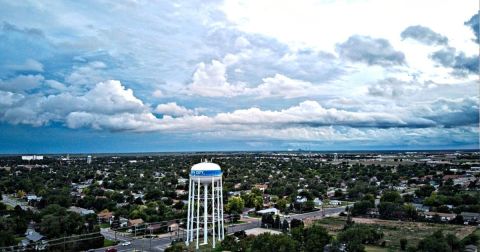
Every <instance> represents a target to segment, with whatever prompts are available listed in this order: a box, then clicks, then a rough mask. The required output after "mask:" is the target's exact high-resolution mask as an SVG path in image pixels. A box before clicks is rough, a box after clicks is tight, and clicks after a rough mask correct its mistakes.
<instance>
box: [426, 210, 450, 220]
mask: <svg viewBox="0 0 480 252" xmlns="http://www.w3.org/2000/svg"><path fill="white" fill-rule="evenodd" d="M424 216H425V219H428V220H431V219H433V217H434V216H439V217H440V220H441V221H451V220H453V219H455V217H457V215H456V214H449V213H438V212H425V213H424Z"/></svg>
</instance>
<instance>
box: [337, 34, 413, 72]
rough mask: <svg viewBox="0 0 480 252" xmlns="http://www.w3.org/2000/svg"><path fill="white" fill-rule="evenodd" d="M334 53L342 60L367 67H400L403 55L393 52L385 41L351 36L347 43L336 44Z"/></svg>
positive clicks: (403, 58)
mask: <svg viewBox="0 0 480 252" xmlns="http://www.w3.org/2000/svg"><path fill="white" fill-rule="evenodd" d="M336 51H337V52H338V54H339V55H340V57H342V58H346V59H349V60H351V61H356V62H364V63H367V64H369V65H381V66H391V65H401V64H404V63H405V55H404V54H403V53H402V52H400V51H397V50H395V49H394V48H393V47H392V45H391V44H390V42H388V40H386V39H381V38H372V37H370V36H360V35H353V36H351V37H350V38H348V40H347V41H345V42H344V43H341V44H337V46H336Z"/></svg>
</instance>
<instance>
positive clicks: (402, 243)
mask: <svg viewBox="0 0 480 252" xmlns="http://www.w3.org/2000/svg"><path fill="white" fill-rule="evenodd" d="M407 244H408V240H407V239H405V238H402V239H400V249H401V250H406V249H407Z"/></svg>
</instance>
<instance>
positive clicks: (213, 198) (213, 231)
mask: <svg viewBox="0 0 480 252" xmlns="http://www.w3.org/2000/svg"><path fill="white" fill-rule="evenodd" d="M212 247H213V248H215V180H214V179H213V178H212Z"/></svg>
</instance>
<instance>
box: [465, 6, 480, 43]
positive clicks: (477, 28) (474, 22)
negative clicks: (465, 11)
mask: <svg viewBox="0 0 480 252" xmlns="http://www.w3.org/2000/svg"><path fill="white" fill-rule="evenodd" d="M479 19H480V17H479V16H478V13H477V14H475V15H473V16H472V17H471V18H470V20H468V21H467V22H465V25H468V26H469V27H470V28H471V29H472V31H473V34H475V37H476V38H477V40H476V42H477V43H480V34H479V33H480V25H479V22H480V21H479Z"/></svg>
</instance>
